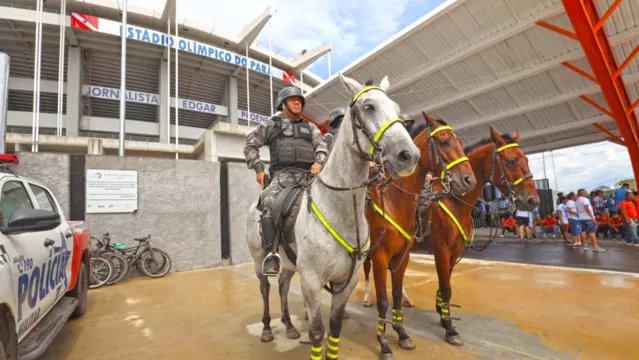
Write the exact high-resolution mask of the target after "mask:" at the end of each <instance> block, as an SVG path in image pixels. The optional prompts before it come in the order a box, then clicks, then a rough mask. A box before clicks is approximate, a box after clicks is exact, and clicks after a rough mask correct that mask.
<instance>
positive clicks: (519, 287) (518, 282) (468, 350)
mask: <svg viewBox="0 0 639 360" xmlns="http://www.w3.org/2000/svg"><path fill="white" fill-rule="evenodd" d="M411 260H412V261H411V266H410V267H409V270H408V272H407V275H406V281H405V284H406V290H407V292H408V293H409V295H410V296H411V297H412V299H413V300H414V301H415V303H416V306H417V307H416V308H414V309H406V310H405V313H404V317H405V324H406V327H407V330H408V332H409V334H410V335H411V336H412V337H413V340H414V342H415V344H416V345H417V349H416V350H414V351H412V352H409V351H404V350H401V349H399V347H398V346H397V340H396V339H397V337H396V335H395V333H394V332H393V331H392V330H390V329H389V330H390V331H389V333H390V334H391V337H392V338H393V339H394V340H392V341H391V344H392V347H393V351H394V352H395V356H396V359H398V360H399V359H629V358H633V357H636V356H637V355H638V353H637V346H636V329H637V328H639V299H637V296H636V294H637V291H638V290H639V276H638V275H635V274H625V273H612V272H599V271H592V270H576V269H558V268H547V267H538V266H534V265H518V264H502V263H493V262H486V261H478V260H464V261H462V262H461V263H460V264H459V265H458V266H457V267H456V269H455V274H454V275H453V300H452V302H453V303H456V304H460V305H461V306H463V308H462V309H456V308H452V311H453V316H454V317H460V318H461V319H462V321H460V322H456V326H457V329H458V331H459V333H460V334H461V336H462V339H463V340H464V342H465V346H463V347H461V348H454V347H452V346H450V345H448V344H446V343H445V342H444V341H443V337H444V330H443V329H442V328H441V327H439V325H438V316H437V314H436V313H435V311H434V297H435V291H436V289H437V278H436V273H435V270H434V264H433V260H432V257H429V256H424V255H413V256H412V258H411ZM276 289H277V287H276V286H275V287H271V298H270V303H271V317H272V318H273V320H272V326H273V329H274V333H275V337H276V339H275V341H273V342H271V343H268V344H263V343H261V342H260V339H259V335H260V332H261V328H262V325H261V312H262V301H261V297H260V292H259V287H258V283H257V281H256V280H255V278H254V275H253V266H252V264H250V265H249V264H247V265H241V266H234V267H228V268H218V269H211V270H201V271H193V272H182V273H176V274H170V275H169V276H167V277H165V278H162V279H147V278H133V279H129V280H126V281H125V282H123V283H120V284H117V285H114V286H110V287H105V288H101V289H97V290H93V291H91V292H90V297H89V299H90V305H89V308H88V311H87V313H86V315H85V316H84V317H83V318H82V319H78V320H73V321H71V322H70V323H69V324H67V325H66V326H65V328H64V329H63V331H62V332H61V334H59V335H58V338H57V339H56V341H55V343H54V344H53V345H52V346H51V348H49V350H48V351H47V353H46V354H45V355H44V356H43V357H42V358H43V359H69V360H73V359H82V360H98V359H266V360H271V359H307V358H308V357H309V345H306V344H302V343H300V342H299V340H288V339H286V338H285V336H284V334H283V333H282V331H283V325H281V323H280V322H279V314H280V311H279V309H280V306H279V296H278V295H277V290H276ZM362 290H363V281H361V282H360V284H359V286H358V289H357V290H356V291H355V293H354V294H353V298H352V300H351V302H350V303H349V305H348V311H349V313H350V315H351V318H350V319H349V320H346V322H345V325H344V328H343V332H342V341H341V347H340V357H341V358H342V359H376V358H377V356H378V351H379V346H378V344H377V341H376V339H375V332H376V316H377V312H376V310H374V309H375V308H374V307H373V308H363V307H362V306H361V305H360V300H361V299H362V296H363V291H362ZM300 291H301V290H300V286H299V278H298V276H295V277H294V280H293V285H292V287H291V294H290V296H289V299H290V306H291V313H292V314H293V315H294V316H295V315H296V317H295V318H294V322H295V323H296V324H297V327H298V330H300V332H301V333H302V334H303V335H302V339H304V338H307V337H308V335H307V332H308V323H307V322H306V321H304V320H303V306H302V303H301V296H300ZM323 303H324V304H326V306H324V307H323V315H324V318H325V319H327V316H328V314H327V312H328V308H329V307H328V304H329V303H330V298H329V296H328V294H324V295H323ZM389 313H390V311H389ZM388 318H390V314H389V316H388ZM326 324H327V323H326Z"/></svg>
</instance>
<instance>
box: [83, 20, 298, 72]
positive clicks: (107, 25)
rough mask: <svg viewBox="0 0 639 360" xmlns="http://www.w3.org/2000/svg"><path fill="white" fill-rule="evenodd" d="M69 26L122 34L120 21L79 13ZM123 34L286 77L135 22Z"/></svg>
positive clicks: (234, 56) (258, 65) (222, 52)
mask: <svg viewBox="0 0 639 360" xmlns="http://www.w3.org/2000/svg"><path fill="white" fill-rule="evenodd" d="M71 27H73V28H78V29H82V30H88V31H97V32H101V33H105V34H110V35H115V36H121V34H122V23H119V22H116V21H112V20H107V19H102V18H98V17H95V16H91V15H86V14H79V13H71ZM126 37H127V39H133V40H137V41H142V42H146V43H149V44H154V45H159V46H169V47H171V48H173V49H176V48H179V49H180V51H185V52H189V53H192V54H196V55H201V56H206V57H209V58H211V59H215V60H218V61H223V62H225V63H228V64H232V65H236V66H241V67H243V68H248V69H250V70H252V71H255V72H258V73H260V74H264V75H266V76H269V75H270V74H273V77H274V78H277V79H280V80H285V79H286V77H285V73H284V71H282V70H280V69H277V68H273V67H270V66H269V65H268V64H265V63H263V62H260V61H257V60H253V59H250V58H247V57H246V56H244V55H240V54H236V53H234V52H232V51H228V50H225V49H222V48H219V47H216V46H213V45H208V44H204V43H201V42H199V41H196V40H189V39H185V38H181V37H175V36H168V35H167V34H165V33H163V32H160V31H156V30H151V29H146V28H143V27H139V26H135V25H127V29H126Z"/></svg>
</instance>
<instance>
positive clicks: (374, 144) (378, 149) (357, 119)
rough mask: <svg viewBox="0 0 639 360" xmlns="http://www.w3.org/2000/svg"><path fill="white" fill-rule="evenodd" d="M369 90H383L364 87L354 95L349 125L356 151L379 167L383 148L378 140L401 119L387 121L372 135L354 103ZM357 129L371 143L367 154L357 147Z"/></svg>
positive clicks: (374, 87) (400, 121)
mask: <svg viewBox="0 0 639 360" xmlns="http://www.w3.org/2000/svg"><path fill="white" fill-rule="evenodd" d="M371 90H379V91H381V92H384V90H383V89H382V88H381V87H379V86H366V87H364V88H363V89H362V90H360V91H358V92H357V94H355V96H354V97H353V100H351V102H350V104H349V105H348V107H349V108H350V110H351V123H352V124H353V137H354V141H355V144H357V149H358V150H359V152H360V154H366V155H365V156H366V158H368V159H371V160H373V161H374V162H375V164H376V165H378V166H379V165H381V163H382V153H383V151H384V148H383V147H382V146H381V145H379V140H380V139H381V138H382V136H383V135H384V133H385V132H386V130H388V128H390V127H391V126H392V125H393V124H395V123H400V124H402V119H400V118H399V117H396V118H392V119H390V120H388V121H387V122H386V123H385V124H384V125H382V127H380V128H379V130H377V133H375V135H373V134H372V133H371V132H370V131H369V130H368V129H367V128H366V126H365V125H364V120H363V119H362V117H361V115H360V112H359V109H358V108H357V107H355V103H356V102H357V100H359V98H360V96H362V95H363V94H365V93H367V92H369V91H371ZM402 126H403V125H402ZM357 129H359V130H361V131H362V133H364V136H366V138H367V139H368V141H369V142H370V143H371V148H370V151H369V152H368V153H366V152H364V150H362V148H361V146H360V145H359V138H358V135H357ZM378 161H379V162H378Z"/></svg>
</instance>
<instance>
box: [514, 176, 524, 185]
mask: <svg viewBox="0 0 639 360" xmlns="http://www.w3.org/2000/svg"><path fill="white" fill-rule="evenodd" d="M522 181H524V177H523V176H522V177H520V178H519V179H517V180H515V181H514V182H513V185H515V186H517V185H519V184H521V182H522Z"/></svg>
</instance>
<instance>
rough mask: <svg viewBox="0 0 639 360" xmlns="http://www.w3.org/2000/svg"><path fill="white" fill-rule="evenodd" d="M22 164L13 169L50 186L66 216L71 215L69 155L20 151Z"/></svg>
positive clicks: (18, 154)
mask: <svg viewBox="0 0 639 360" xmlns="http://www.w3.org/2000/svg"><path fill="white" fill-rule="evenodd" d="M16 155H17V156H18V158H19V159H20V165H18V166H12V169H14V171H15V172H16V173H17V174H18V175H20V176H24V177H27V178H29V179H30V180H35V181H38V182H40V183H42V184H44V185H45V186H46V187H48V188H49V189H50V190H51V192H53V195H54V196H55V197H56V199H57V200H58V202H59V203H60V207H62V212H63V213H64V216H65V217H66V218H68V217H69V155H67V154H56V153H31V152H19V153H17V154H16Z"/></svg>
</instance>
